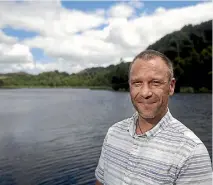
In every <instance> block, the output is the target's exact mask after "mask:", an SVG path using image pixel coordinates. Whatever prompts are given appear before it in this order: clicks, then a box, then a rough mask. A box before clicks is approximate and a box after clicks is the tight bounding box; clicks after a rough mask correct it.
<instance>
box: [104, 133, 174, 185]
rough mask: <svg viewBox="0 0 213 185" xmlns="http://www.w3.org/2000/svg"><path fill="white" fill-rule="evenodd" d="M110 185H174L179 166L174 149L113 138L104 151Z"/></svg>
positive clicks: (106, 176) (160, 144) (105, 166)
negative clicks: (177, 166)
mask: <svg viewBox="0 0 213 185" xmlns="http://www.w3.org/2000/svg"><path fill="white" fill-rule="evenodd" d="M104 168H105V174H104V178H105V182H106V184H108V185H114V184H116V185H137V184H138V185H139V184H140V185H157V184H164V185H169V184H173V182H174V179H175V172H176V166H175V165H174V155H173V151H172V149H171V147H168V145H164V144H163V143H159V142H154V141H151V142H150V141H148V140H147V139H146V138H140V139H133V138H128V137H127V138H126V139H124V138H119V137H116V136H115V137H110V138H109V139H108V142H107V144H106V150H105V164H104Z"/></svg>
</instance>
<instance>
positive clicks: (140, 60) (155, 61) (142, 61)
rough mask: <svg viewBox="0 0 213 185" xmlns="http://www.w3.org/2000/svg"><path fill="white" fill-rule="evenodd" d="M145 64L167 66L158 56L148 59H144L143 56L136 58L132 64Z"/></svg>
mask: <svg viewBox="0 0 213 185" xmlns="http://www.w3.org/2000/svg"><path fill="white" fill-rule="evenodd" d="M134 65H135V66H146V65H149V66H151V67H167V65H166V64H165V61H163V60H162V59H161V58H160V57H158V56H156V57H153V58H151V59H149V60H145V59H143V58H137V59H136V60H135V61H134V62H133V64H132V66H134Z"/></svg>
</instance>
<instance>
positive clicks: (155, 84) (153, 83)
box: [152, 80, 160, 86]
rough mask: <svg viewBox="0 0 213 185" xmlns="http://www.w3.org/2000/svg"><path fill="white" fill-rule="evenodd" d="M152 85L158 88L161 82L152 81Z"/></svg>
mask: <svg viewBox="0 0 213 185" xmlns="http://www.w3.org/2000/svg"><path fill="white" fill-rule="evenodd" d="M152 85H154V86H158V85H160V82H159V81H157V80H154V81H152Z"/></svg>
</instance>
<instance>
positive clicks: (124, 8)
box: [107, 3, 134, 18]
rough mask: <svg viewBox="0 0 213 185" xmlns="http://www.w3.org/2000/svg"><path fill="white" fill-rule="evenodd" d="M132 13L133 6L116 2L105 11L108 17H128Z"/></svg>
mask: <svg viewBox="0 0 213 185" xmlns="http://www.w3.org/2000/svg"><path fill="white" fill-rule="evenodd" d="M133 13H134V8H133V7H132V6H130V5H128V4H126V3H120V4H116V5H115V6H113V7H112V8H110V9H109V11H108V12H107V14H108V16H110V17H126V18H127V17H130V16H132V14H133Z"/></svg>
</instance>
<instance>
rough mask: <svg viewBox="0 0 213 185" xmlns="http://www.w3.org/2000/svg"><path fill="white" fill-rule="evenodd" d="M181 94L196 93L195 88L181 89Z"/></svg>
mask: <svg viewBox="0 0 213 185" xmlns="http://www.w3.org/2000/svg"><path fill="white" fill-rule="evenodd" d="M180 92H181V93H194V88H193V87H181V88H180Z"/></svg>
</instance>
